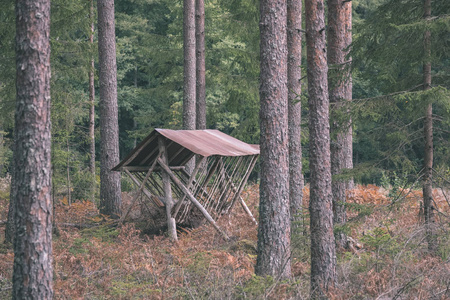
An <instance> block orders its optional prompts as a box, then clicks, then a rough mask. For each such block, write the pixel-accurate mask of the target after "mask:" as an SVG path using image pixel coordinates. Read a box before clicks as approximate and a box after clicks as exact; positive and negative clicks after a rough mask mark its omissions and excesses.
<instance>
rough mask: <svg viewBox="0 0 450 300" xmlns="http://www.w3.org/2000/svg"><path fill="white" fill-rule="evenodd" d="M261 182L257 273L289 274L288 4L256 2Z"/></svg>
mask: <svg viewBox="0 0 450 300" xmlns="http://www.w3.org/2000/svg"><path fill="white" fill-rule="evenodd" d="M260 13H261V20H260V33H261V45H260V49H261V50H260V51H261V76H260V78H261V85H260V102H261V110H260V129H261V136H260V147H261V183H260V205H259V227H258V257H257V260H256V268H255V272H256V274H257V275H263V276H264V275H270V276H274V277H280V278H288V277H290V276H291V267H290V255H291V254H290V253H291V250H290V213H289V139H288V89H287V54H288V53H287V31H286V27H287V26H286V25H287V24H286V20H287V5H286V2H285V1H278V0H262V1H261V2H260Z"/></svg>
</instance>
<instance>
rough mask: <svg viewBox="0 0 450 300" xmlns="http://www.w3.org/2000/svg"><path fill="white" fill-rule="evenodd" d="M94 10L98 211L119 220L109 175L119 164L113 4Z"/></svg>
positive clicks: (117, 193) (117, 196)
mask: <svg viewBox="0 0 450 300" xmlns="http://www.w3.org/2000/svg"><path fill="white" fill-rule="evenodd" d="M97 9H98V54H99V70H100V72H99V82H100V102H99V108H100V142H101V143H100V153H101V154H100V211H101V212H102V213H104V214H107V215H111V216H114V217H117V216H120V213H121V205H122V197H121V188H120V173H119V172H113V171H111V169H112V168H113V167H114V166H116V165H117V164H118V163H119V123H118V106H117V66H116V40H115V25H114V1H110V0H98V2H97Z"/></svg>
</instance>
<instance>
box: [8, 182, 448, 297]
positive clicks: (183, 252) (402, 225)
mask: <svg viewBox="0 0 450 300" xmlns="http://www.w3.org/2000/svg"><path fill="white" fill-rule="evenodd" d="M434 192H435V194H434V196H435V201H436V204H437V206H438V208H439V211H440V213H438V216H437V220H439V222H438V225H437V228H436V233H437V242H438V243H439V247H438V251H437V253H435V254H434V255H430V254H428V252H427V243H426V239H425V235H424V227H423V226H422V225H421V220H420V218H419V209H420V201H421V198H422V194H421V192H420V191H416V190H402V189H398V190H397V191H392V190H391V191H386V190H384V189H383V188H380V187H377V186H374V185H368V186H358V187H357V189H355V190H354V191H353V192H352V194H351V196H350V197H349V200H348V202H349V203H350V204H349V205H348V210H349V220H350V221H351V222H350V223H349V224H350V225H349V227H348V228H346V230H347V232H348V233H349V235H350V236H351V237H352V238H353V239H354V240H355V243H354V244H353V245H352V248H351V249H348V250H344V249H339V250H338V253H337V261H338V267H337V272H338V282H337V283H336V285H335V288H333V289H332V290H330V291H329V297H330V298H331V299H450V234H449V232H450V228H449V223H450V222H449V215H450V204H449V201H448V200H449V196H450V195H448V194H444V193H443V192H442V191H441V190H435V191H434ZM7 194H8V191H1V193H0V216H1V219H2V220H5V219H6V215H7V209H8V200H7V198H8V195H7ZM304 195H305V197H304V198H305V202H306V203H307V202H308V200H309V191H308V188H305V191H304ZM242 196H243V198H244V200H245V201H246V202H247V204H248V206H249V208H250V209H251V211H252V212H253V213H254V215H255V216H256V217H257V215H258V209H257V208H258V201H259V191H258V186H257V185H256V184H253V185H249V186H248V187H247V189H246V190H245V191H244V192H243V195H242ZM446 197H447V198H446ZM131 198H132V195H125V197H124V199H125V204H126V203H127V202H129V201H130V199H131ZM55 212H56V223H57V224H58V229H59V234H58V235H55V236H54V244H53V260H54V291H55V299H308V294H309V281H310V262H309V236H308V226H302V225H301V224H300V225H299V229H298V231H299V232H296V233H295V234H294V238H293V241H292V248H293V258H292V271H293V275H294V277H293V278H292V279H291V280H288V281H286V280H278V279H277V278H271V277H267V278H263V277H258V276H255V274H254V265H255V262H256V243H257V226H256V225H255V224H254V223H253V222H252V220H251V219H250V218H249V217H248V215H246V214H245V213H244V211H243V210H242V209H241V207H240V206H238V205H236V206H235V207H234V209H233V210H232V212H231V214H229V215H226V216H223V217H222V218H220V220H219V221H218V223H219V225H220V226H221V227H222V228H224V229H225V230H226V231H227V233H228V234H229V235H230V236H231V237H232V239H231V240H232V242H225V241H224V240H223V239H222V238H221V237H220V235H218V234H217V232H216V231H215V230H214V229H213V228H212V227H211V226H209V225H203V226H201V227H199V228H196V229H179V232H178V233H179V242H178V243H176V244H174V243H172V242H170V240H169V239H168V238H167V237H166V236H165V235H164V234H161V235H149V234H145V233H143V231H141V230H138V229H136V228H137V227H138V226H140V227H142V222H141V223H132V222H129V223H127V224H124V225H121V226H111V225H108V224H110V223H111V221H110V220H107V218H105V217H104V216H102V215H99V213H98V209H97V207H96V206H95V205H94V204H93V203H91V202H89V201H77V202H75V203H73V204H72V205H71V206H69V205H67V203H66V200H65V199H63V200H60V201H58V204H57V205H56V209H55ZM304 220H305V223H306V224H307V223H308V214H307V211H305V212H304ZM87 225H89V226H90V227H86V228H83V227H84V226H87ZM144 225H145V224H144ZM3 229H4V227H2V228H0V232H1V235H2V236H1V237H0V239H1V240H0V243H1V245H3V246H0V299H8V298H10V293H11V276H12V267H13V256H14V255H13V251H12V249H11V247H8V246H6V245H4V244H3V241H2V240H3V231H4V230H3ZM358 248H359V249H358Z"/></svg>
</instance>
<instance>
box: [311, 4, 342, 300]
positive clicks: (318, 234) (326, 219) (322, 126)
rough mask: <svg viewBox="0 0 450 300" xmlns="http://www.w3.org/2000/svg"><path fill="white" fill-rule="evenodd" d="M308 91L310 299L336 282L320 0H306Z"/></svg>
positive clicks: (325, 67)
mask: <svg viewBox="0 0 450 300" xmlns="http://www.w3.org/2000/svg"><path fill="white" fill-rule="evenodd" d="M305 8H306V22H305V24H306V45H307V62H308V92H309V100H308V105H309V135H310V137H309V139H310V142H309V148H310V149H309V151H310V155H309V159H310V162H309V164H310V170H311V179H310V204H309V211H310V219H311V297H312V298H313V299H316V298H321V297H323V296H324V294H325V292H326V290H327V289H328V287H330V286H332V285H333V284H334V282H335V281H336V250H335V239H334V235H333V210H332V193H331V162H330V124H329V109H328V106H329V99H328V79H327V73H328V65H327V51H326V39H325V7H324V3H323V0H306V1H305Z"/></svg>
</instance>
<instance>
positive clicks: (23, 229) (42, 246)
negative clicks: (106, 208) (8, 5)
mask: <svg viewBox="0 0 450 300" xmlns="http://www.w3.org/2000/svg"><path fill="white" fill-rule="evenodd" d="M49 36H50V1H49V0H34V1H31V0H18V1H17V2H16V68H17V73H16V93H17V96H16V113H15V137H14V143H15V146H14V149H15V154H14V168H15V169H14V181H15V183H14V187H15V188H14V193H13V195H11V196H12V197H13V198H14V200H13V201H14V204H15V214H14V219H15V231H16V237H15V242H14V273H13V291H12V298H13V299H52V297H53V283H52V281H53V267H52V260H53V259H52V201H51V197H50V192H51V121H50V107H51V106H50V40H49ZM18 187H20V188H18Z"/></svg>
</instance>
